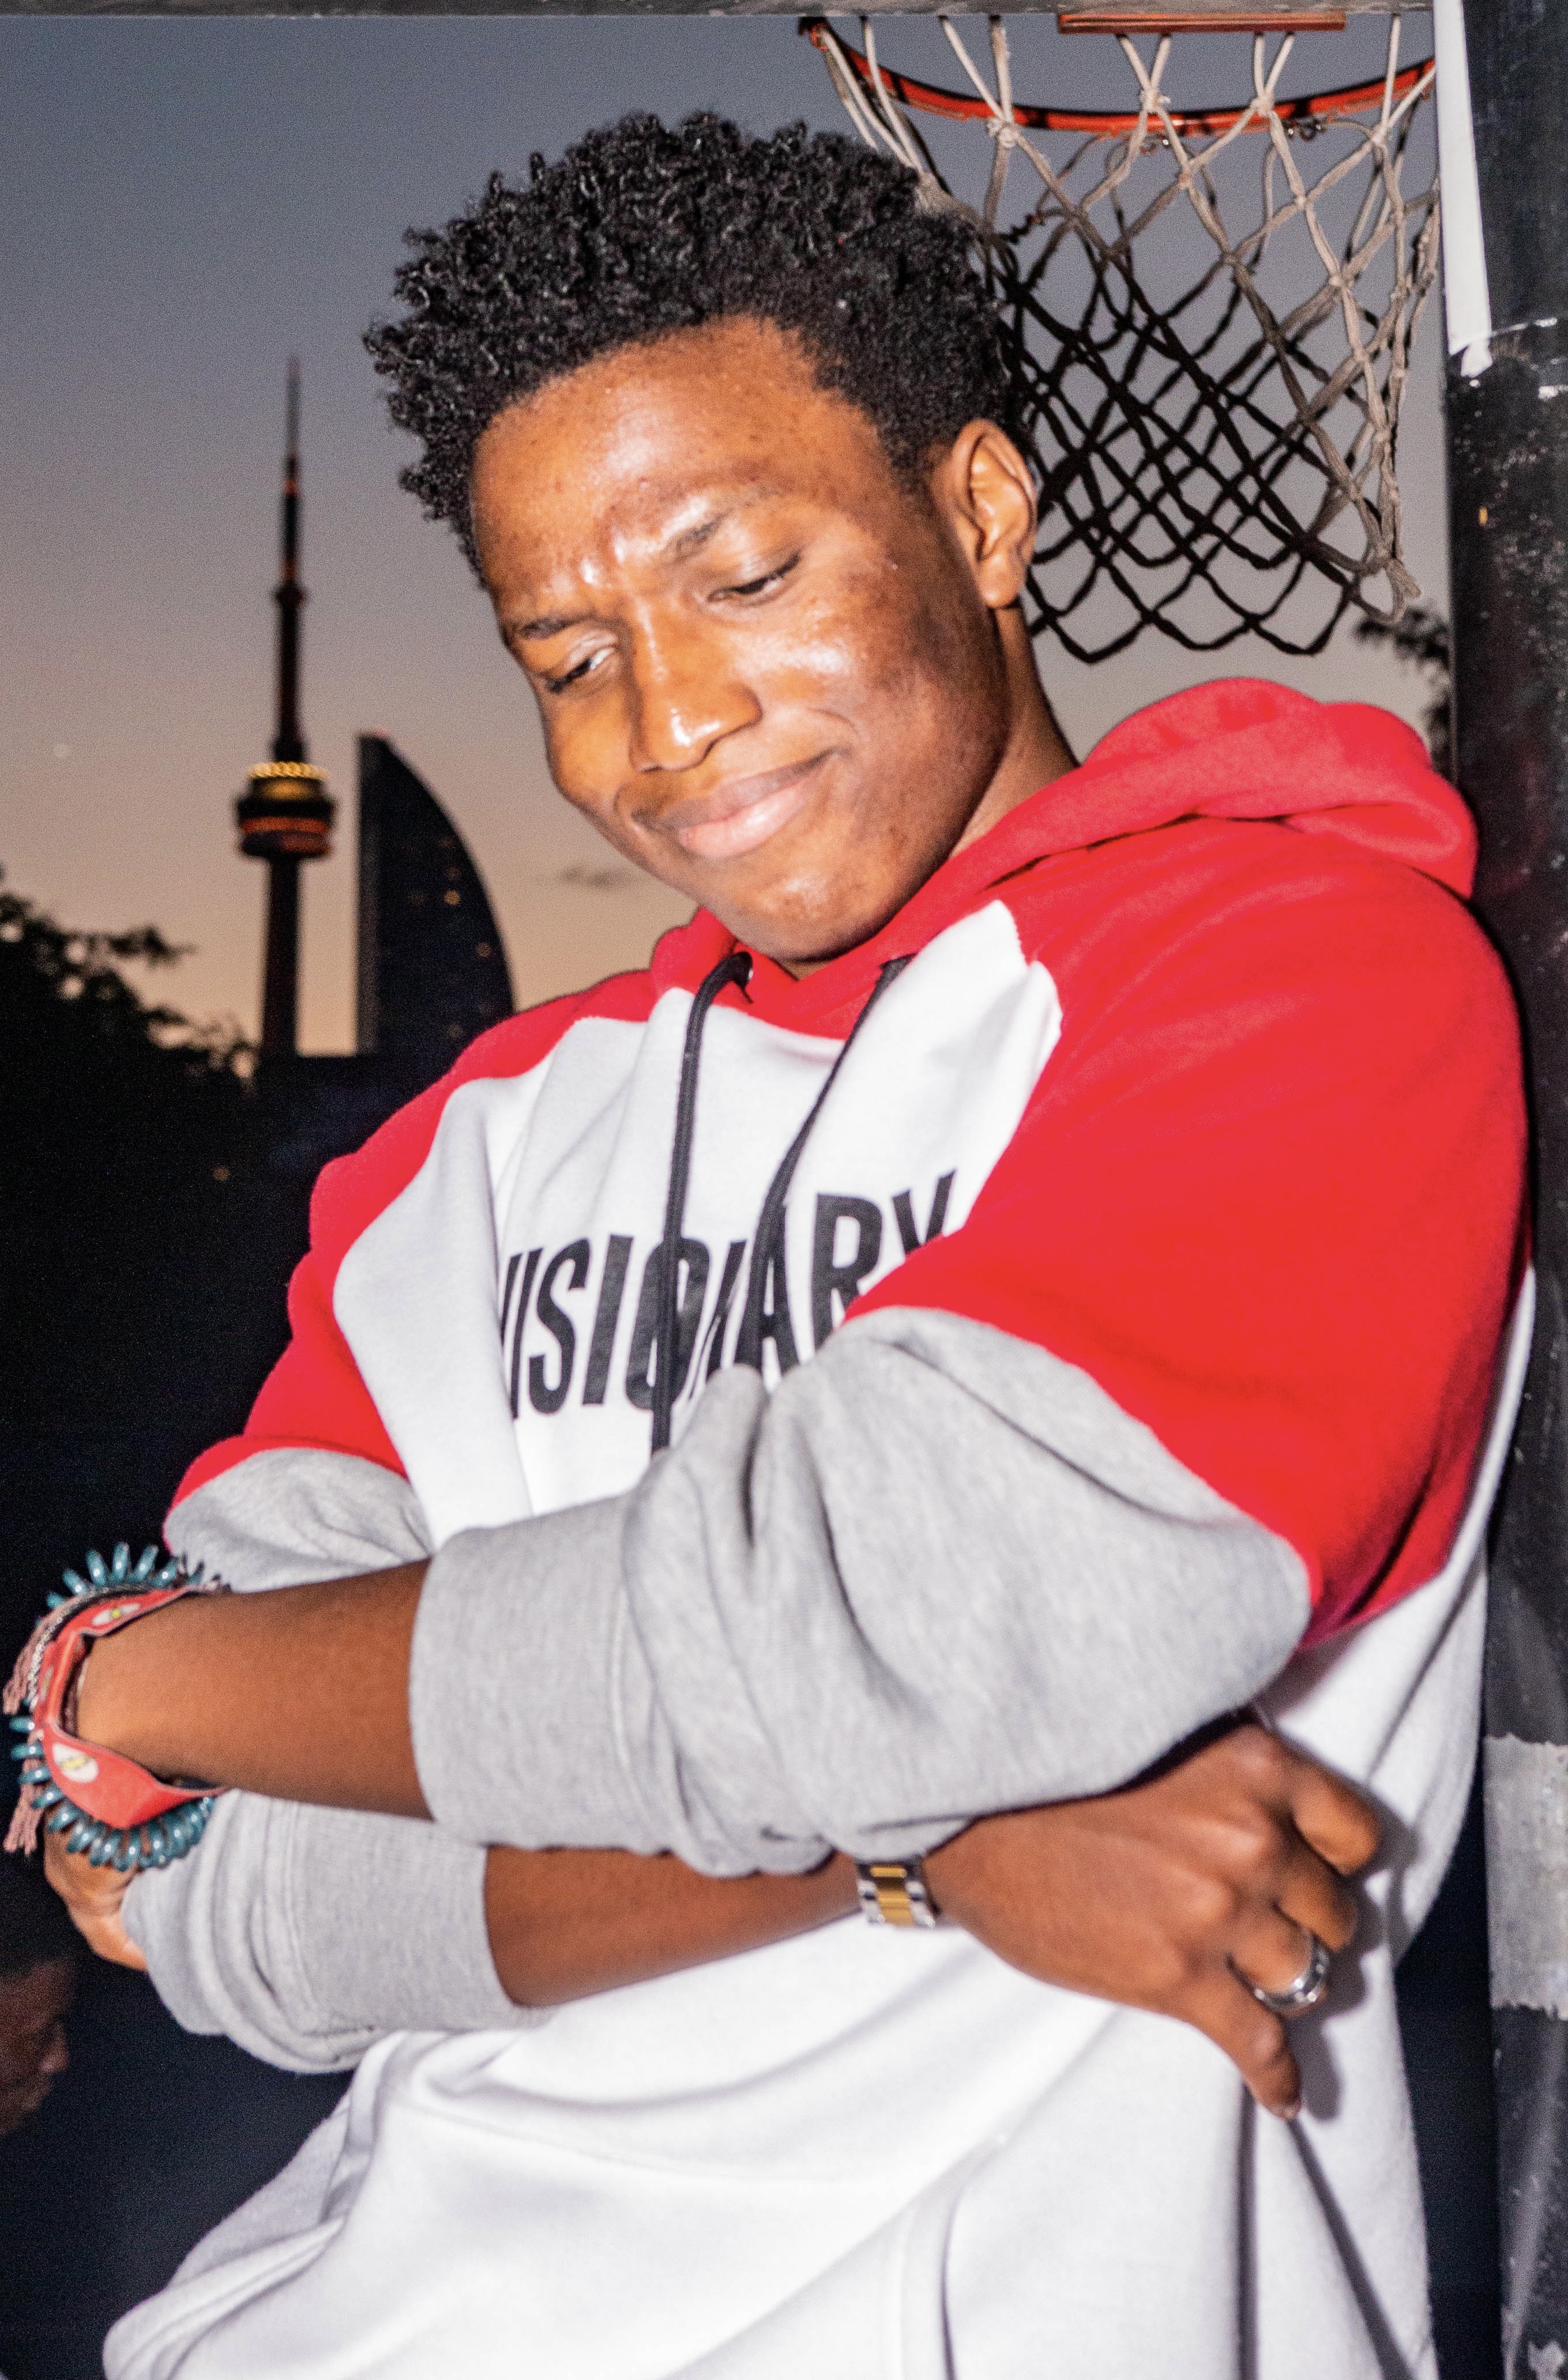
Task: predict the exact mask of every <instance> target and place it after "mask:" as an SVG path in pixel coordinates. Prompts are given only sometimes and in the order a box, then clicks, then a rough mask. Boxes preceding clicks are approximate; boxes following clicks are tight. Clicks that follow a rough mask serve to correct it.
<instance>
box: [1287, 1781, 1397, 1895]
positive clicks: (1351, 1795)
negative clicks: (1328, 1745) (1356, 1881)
mask: <svg viewBox="0 0 1568 2380" xmlns="http://www.w3.org/2000/svg"><path fill="white" fill-rule="evenodd" d="M1285 1791H1286V1794H1287V1796H1288V1798H1289V1802H1290V1812H1291V1815H1292V1817H1293V1818H1294V1819H1295V1824H1296V1830H1297V1832H1298V1833H1299V1834H1301V1835H1303V1836H1305V1837H1306V1839H1307V1841H1308V1842H1309V1843H1310V1844H1311V1846H1312V1848H1313V1850H1314V1851H1315V1852H1319V1853H1320V1854H1321V1855H1322V1857H1323V1858H1324V1859H1326V1860H1327V1861H1328V1863H1329V1865H1330V1866H1331V1867H1332V1868H1337V1869H1338V1870H1339V1873H1340V1874H1341V1876H1355V1875H1357V1874H1359V1872H1360V1870H1361V1869H1362V1868H1364V1867H1365V1866H1366V1865H1367V1862H1368V1861H1369V1860H1370V1859H1371V1858H1372V1857H1373V1856H1374V1855H1375V1853H1376V1852H1377V1848H1378V1843H1379V1840H1380V1835H1381V1832H1382V1829H1381V1828H1380V1826H1379V1823H1378V1817H1377V1813H1376V1812H1375V1811H1374V1809H1373V1808H1372V1806H1371V1804H1370V1803H1369V1802H1367V1801H1364V1800H1363V1798H1362V1796H1361V1795H1360V1794H1359V1793H1358V1792H1356V1791H1355V1787H1354V1786H1352V1785H1347V1784H1346V1783H1345V1781H1344V1779H1343V1777H1333V1776H1331V1775H1330V1773H1329V1771H1328V1770H1327V1769H1326V1768H1319V1766H1318V1764H1317V1762H1316V1761H1315V1760H1306V1759H1304V1758H1303V1757H1302V1756H1301V1755H1300V1754H1299V1753H1296V1752H1291V1753H1289V1754H1288V1755H1287V1758H1286V1764H1285Z"/></svg>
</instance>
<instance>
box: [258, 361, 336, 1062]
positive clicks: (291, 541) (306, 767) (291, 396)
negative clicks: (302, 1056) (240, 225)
mask: <svg viewBox="0 0 1568 2380" xmlns="http://www.w3.org/2000/svg"><path fill="white" fill-rule="evenodd" d="M299 514H300V504H299V366H298V361H297V360H295V359H294V358H290V360H289V366H288V429H287V438H286V453H285V455H284V465H283V508H282V523H281V540H280V543H281V548H282V566H281V569H280V571H279V575H278V583H277V586H276V588H275V589H274V590H273V601H274V602H275V603H276V605H277V607H278V624H277V733H276V734H275V735H274V736H273V757H272V759H270V760H264V761H263V762H262V763H261V767H260V768H257V769H252V770H251V771H250V772H249V780H248V783H247V786H246V790H245V792H244V793H243V794H241V795H240V796H239V798H238V800H237V802H236V803H235V817H236V820H237V822H238V826H239V847H240V850H241V851H242V852H243V853H244V854H245V856H246V857H247V858H248V859H264V860H265V861H266V863H267V948H266V959H265V964H264V967H263V973H262V978H261V1059H262V1061H263V1062H269V1061H276V1060H278V1059H281V1058H291V1057H293V1055H294V1054H295V1050H296V1049H297V1047H298V1030H299V870H300V868H301V866H302V865H303V863H304V862H305V861H306V860H308V859H324V858H325V857H326V856H327V853H328V852H329V851H330V850H331V848H332V824H333V819H334V814H335V811H336V804H335V803H334V800H333V798H332V795H330V794H329V793H328V791H327V781H326V779H325V777H324V776H323V775H322V771H320V769H312V768H311V766H310V762H309V760H308V759H306V757H305V749H306V747H305V737H304V734H303V732H302V730H301V728H300V724H299V614H300V613H301V611H302V610H303V609H304V605H305V589H304V588H303V587H302V586H301V585H300V583H299Z"/></svg>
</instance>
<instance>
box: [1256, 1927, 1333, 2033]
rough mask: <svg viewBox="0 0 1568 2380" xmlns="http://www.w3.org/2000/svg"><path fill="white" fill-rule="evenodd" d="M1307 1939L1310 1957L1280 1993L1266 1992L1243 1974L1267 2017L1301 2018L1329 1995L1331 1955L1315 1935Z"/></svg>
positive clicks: (1308, 1936)
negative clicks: (1309, 1946)
mask: <svg viewBox="0 0 1568 2380" xmlns="http://www.w3.org/2000/svg"><path fill="white" fill-rule="evenodd" d="M1307 1940H1308V1941H1309V1942H1310V1943H1311V1945H1312V1951H1311V1955H1310V1957H1309V1958H1308V1960H1307V1964H1306V1966H1305V1967H1303V1969H1302V1971H1301V1973H1300V1974H1299V1975H1297V1976H1295V1978H1294V1979H1293V1980H1292V1981H1291V1982H1290V1983H1288V1984H1287V1985H1285V1987H1284V1989H1283V1991H1280V1992H1270V1991H1265V1990H1264V1988H1263V1985H1261V1984H1255V1983H1254V1982H1253V1980H1252V1978H1251V1976H1250V1975H1243V1977H1242V1979H1241V1980H1242V1982H1243V1983H1244V1984H1245V1985H1246V1988H1247V1990H1248V1991H1249V1992H1250V1993H1251V1994H1252V1997H1253V1998H1254V1999H1255V2000H1257V2001H1258V2003H1259V2004H1260V2006H1262V2007H1263V2008H1266V2009H1267V2010H1269V2013H1270V2016H1302V2015H1304V2014H1305V2013H1306V2011H1307V2010H1308V2009H1314V2008H1316V2007H1317V2005H1318V2003H1319V2000H1320V1999H1322V1998H1324V1997H1325V1995H1326V1994H1327V1992H1328V1988H1329V1970H1330V1968H1331V1966H1332V1964H1333V1953H1332V1952H1331V1950H1330V1949H1329V1946H1328V1944H1327V1943H1326V1942H1320V1941H1319V1939H1318V1937H1317V1935H1316V1934H1308V1935H1307Z"/></svg>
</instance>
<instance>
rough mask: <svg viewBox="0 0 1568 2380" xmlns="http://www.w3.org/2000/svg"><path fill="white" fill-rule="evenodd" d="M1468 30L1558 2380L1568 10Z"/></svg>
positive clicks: (1518, 1904)
mask: <svg viewBox="0 0 1568 2380" xmlns="http://www.w3.org/2000/svg"><path fill="white" fill-rule="evenodd" d="M1465 47H1466V49H1467V52H1468V60H1469V73H1470V92H1471V105H1472V115H1473V121H1474V128H1475V144H1476V164H1477V180H1478V187H1479V196H1480V206H1481V222H1482V231H1483V237H1484V248H1485V266H1486V276H1487V282H1488V285H1489V300H1490V317H1491V324H1492V330H1491V338H1490V356H1491V360H1490V363H1489V366H1486V365H1485V364H1484V349H1483V350H1482V351H1481V352H1480V353H1477V352H1476V351H1474V350H1473V351H1472V353H1471V355H1470V358H1469V370H1470V373H1471V376H1470V377H1465V376H1464V374H1463V372H1462V370H1460V368H1459V367H1458V365H1457V364H1456V365H1455V367H1454V369H1453V370H1452V371H1451V374H1450V379H1449V384H1448V460H1449V504H1450V514H1451V521H1452V536H1453V631H1454V695H1455V725H1456V746H1455V749H1456V754H1457V759H1458V775H1459V782H1460V783H1461V785H1462V786H1463V788H1464V790H1465V794H1466V795H1467V796H1468V798H1469V800H1470V802H1471V804H1472V805H1473V807H1474V808H1475V810H1476V812H1477V818H1478V820H1479V821H1480V828H1481V853H1482V860H1481V876H1480V882H1479V886H1478V889H1477V902H1478V905H1479V907H1480V911H1481V915H1482V917H1484V919H1485V921H1486V923H1487V925H1488V926H1489V929H1490V930H1491V932H1492V934H1493V936H1494V937H1495V939H1496V941H1497V942H1498V944H1499V946H1500V947H1501V951H1502V953H1503V955H1504V957H1505V958H1506V960H1507V962H1508V965H1509V967H1510V969H1511V971H1512V974H1513V982H1514V986H1515V989H1516V990H1517V992H1518V994H1519V1000H1520V1004H1521V1008H1522V1011H1523V1014H1524V1022H1525V1040H1526V1047H1527V1057H1528V1067H1529V1082H1530V1092H1531V1100H1532V1108H1533V1120H1534V1129H1535V1164H1536V1244H1535V1245H1536V1265H1537V1269H1538V1282H1539V1306H1538V1325H1537V1333H1536V1344H1535V1352H1534V1355H1533V1358H1532V1362H1531V1368H1530V1375H1529V1382H1528V1385H1527V1387H1526V1390H1525V1403H1524V1409H1523V1412H1522V1415H1521V1418H1520V1424H1519V1429H1518V1434H1517V1436H1516V1439H1515V1441H1514V1449H1513V1459H1512V1462H1511V1464H1510V1468H1509V1474H1508V1477H1507V1482H1506V1486H1505V1490H1504V1494H1503V1497H1502V1500H1501V1508H1500V1513H1499V1517H1498V1522H1497V1525H1496V1530H1495V1536H1494V1547H1493V1557H1492V1569H1491V1603H1490V1620H1489V1638H1488V1648H1487V1693H1486V1731H1487V1744H1486V1764H1487V1767H1486V1777H1487V1861H1488V1899H1489V1932H1490V1937H1491V1973H1492V2002H1493V2040H1494V2046H1495V2050H1496V2076H1497V2105H1498V2132H1499V2141H1498V2155H1499V2182H1500V2218H1501V2251H1502V2276H1501V2279H1502V2327H1503V2359H1504V2369H1505V2371H1506V2373H1507V2374H1508V2375H1509V2380H1515V2375H1517V2380H1539V2375H1552V2374H1559V2373H1562V2372H1563V2371H1564V2369H1565V2368H1568V1405H1565V1401H1564V1385H1565V1383H1564V1370H1565V1366H1568V125H1565V122H1564V115H1563V93H1564V91H1568V8H1564V7H1563V6H1561V5H1560V0H1465ZM1445 170H1446V159H1445ZM1478 363H1480V364H1482V366H1483V368H1482V369H1479V370H1477V364H1478Z"/></svg>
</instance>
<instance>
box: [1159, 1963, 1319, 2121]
mask: <svg viewBox="0 0 1568 2380" xmlns="http://www.w3.org/2000/svg"><path fill="white" fill-rule="evenodd" d="M1180 2013H1181V2014H1182V2016H1183V2017H1185V2020H1186V2022H1187V2023H1188V2024H1193V2025H1196V2026H1197V2030H1198V2031H1199V2033H1206V2034H1208V2035H1209V2040H1210V2041H1211V2042H1213V2043H1214V2044H1215V2046H1216V2047H1217V2048H1220V2049H1222V2050H1223V2051H1224V2053H1225V2055H1226V2057H1227V2058H1229V2059H1230V2061H1231V2063H1232V2065H1233V2066H1234V2067H1235V2069H1236V2070H1237V2071H1238V2072H1239V2074H1240V2076H1241V2079H1242V2081H1243V2082H1244V2083H1246V2087H1247V2089H1248V2090H1249V2091H1250V2092H1251V2094H1252V2095H1253V2097H1254V2098H1255V2099H1256V2100H1257V2102H1258V2106H1259V2107H1264V2108H1266V2109H1267V2110H1268V2112H1269V2114H1270V2115H1271V2116H1286V2117H1288V2116H1294V2115H1295V2111H1296V2109H1297V2108H1298V2107H1300V2105H1301V2072H1300V2069H1299V2068H1298V2067H1297V2065H1296V2062H1295V2057H1294V2056H1293V2055H1292V2051H1291V2046H1290V2034H1289V2033H1288V2031H1287V2029H1286V2026H1285V2023H1284V2021H1283V2019H1282V2018H1281V2017H1277V2016H1273V2015H1271V2014H1270V2011H1269V2010H1267V2009H1266V2008H1263V2007H1261V2006H1260V2005H1259V2003H1258V2001H1257V2000H1255V1999H1254V1998H1253V1997H1252V1994H1251V1993H1250V1992H1249V1991H1248V1990H1247V1989H1246V1986H1245V1985H1243V1984H1241V1983H1239V1982H1238V1981H1237V1979H1236V1977H1235V1976H1234V1975H1233V1974H1232V1973H1231V1972H1230V1971H1229V1969H1228V1968H1224V1967H1220V1968H1216V1969H1214V1970H1213V1972H1212V1973H1211V1974H1210V1975H1209V1977H1207V1978H1206V1979H1205V1981H1204V1982H1203V1983H1202V1984H1200V1985H1198V1986H1197V1989H1196V1990H1195V1991H1194V1992H1193V1994H1192V1995H1191V1997H1190V1998H1189V1999H1188V2001H1187V2002H1186V2004H1185V2006H1184V2007H1183V2008H1182V2010H1181V2011H1180Z"/></svg>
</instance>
